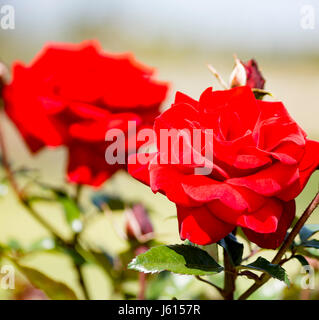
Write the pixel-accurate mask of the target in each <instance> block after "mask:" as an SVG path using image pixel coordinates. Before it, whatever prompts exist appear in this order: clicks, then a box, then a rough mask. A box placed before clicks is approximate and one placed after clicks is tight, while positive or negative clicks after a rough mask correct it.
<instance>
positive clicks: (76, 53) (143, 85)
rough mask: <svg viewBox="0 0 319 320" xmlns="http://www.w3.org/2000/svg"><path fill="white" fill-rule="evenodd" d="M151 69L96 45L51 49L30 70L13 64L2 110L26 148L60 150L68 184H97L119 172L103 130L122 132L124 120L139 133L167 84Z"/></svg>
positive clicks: (54, 46) (154, 113) (154, 112)
mask: <svg viewBox="0 0 319 320" xmlns="http://www.w3.org/2000/svg"><path fill="white" fill-rule="evenodd" d="M153 72H154V70H153V69H151V68H149V67H146V66H144V65H141V64H139V63H137V62H136V61H135V60H134V58H133V57H132V55H130V54H122V55H115V54H109V53H105V52H103V51H102V50H101V48H100V46H99V44H98V43H96V42H85V43H82V44H80V45H73V44H49V45H47V46H46V47H45V48H44V49H43V50H42V51H41V53H40V54H38V55H37V57H36V58H35V59H34V61H33V62H32V63H31V64H30V65H29V66H25V65H23V64H22V63H15V65H14V68H13V80H12V83H11V84H9V85H8V86H6V87H5V88H4V100H5V110H6V112H7V114H8V115H9V117H10V118H11V120H12V121H13V122H14V123H15V125H16V126H17V128H18V129H19V131H20V133H21V134H22V136H23V137H24V139H25V141H26V143H27V144H28V146H29V148H30V150H31V151H33V152H36V151H38V150H40V149H41V148H43V147H44V146H51V147H56V146H61V145H65V146H66V147H67V149H68V155H69V157H68V178H69V180H70V181H72V182H75V183H81V184H89V185H94V186H99V185H100V184H102V183H103V182H104V181H105V180H106V179H108V178H109V177H110V176H111V175H112V174H113V173H114V172H115V171H117V170H118V169H119V168H122V167H123V165H119V164H115V165H110V164H107V163H106V161H105V149H106V142H105V134H106V131H107V130H108V129H111V128H118V129H122V130H123V131H124V132H125V133H126V134H127V135H128V128H127V127H128V121H135V122H136V123H137V130H139V129H140V128H143V127H145V126H146V127H147V126H151V125H152V123H153V120H154V117H156V116H157V115H158V113H159V107H160V104H161V102H162V101H163V100H164V98H165V96H166V92H167V89H168V86H167V84H165V83H160V82H157V81H155V80H154V79H153ZM130 138H134V137H131V136H130ZM123 152H125V153H127V152H128V150H127V144H125V145H123Z"/></svg>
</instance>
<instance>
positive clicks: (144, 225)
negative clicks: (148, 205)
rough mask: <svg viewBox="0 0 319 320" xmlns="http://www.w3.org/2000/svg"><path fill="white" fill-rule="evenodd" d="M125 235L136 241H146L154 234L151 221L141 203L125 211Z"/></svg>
mask: <svg viewBox="0 0 319 320" xmlns="http://www.w3.org/2000/svg"><path fill="white" fill-rule="evenodd" d="M126 235H127V238H128V239H130V240H137V241H138V242H146V241H148V240H150V239H152V238H153V236H154V229H153V226H152V223H151V221H150V219H149V217H148V214H147V211H146V209H145V208H144V207H143V206H142V205H141V204H137V205H134V206H133V208H132V209H131V210H128V211H127V212H126Z"/></svg>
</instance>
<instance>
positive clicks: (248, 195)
mask: <svg viewBox="0 0 319 320" xmlns="http://www.w3.org/2000/svg"><path fill="white" fill-rule="evenodd" d="M172 128H173V129H178V130H185V129H188V130H190V131H192V129H200V130H201V134H202V135H203V136H205V134H206V132H207V130H205V129H213V139H212V140H213V162H212V166H211V168H212V171H211V173H210V174H209V175H198V174H195V172H194V171H195V169H196V168H198V167H199V165H198V164H197V163H199V162H198V161H196V162H195V161H193V162H191V163H189V164H183V161H180V162H179V163H176V154H179V155H180V158H183V157H184V156H185V155H186V154H188V153H189V152H191V151H193V154H196V150H193V149H194V144H193V141H188V142H189V143H186V144H185V146H184V149H183V152H182V153H179V152H175V153H174V151H176V150H174V146H175V147H176V146H177V143H176V142H177V141H175V143H174V142H172V143H171V145H172V146H173V147H172V150H171V151H169V153H170V154H171V155H174V154H175V158H174V157H173V158H174V159H173V160H174V161H171V159H172V158H171V159H170V157H166V158H167V159H168V160H170V161H168V162H167V163H166V164H165V163H161V161H160V159H161V157H162V156H163V153H165V152H166V153H167V150H164V149H165V148H163V147H161V145H160V143H159V142H158V143H157V150H158V151H157V152H154V153H149V154H138V155H137V162H136V164H134V163H133V161H131V160H130V162H132V164H129V168H128V169H129V173H130V174H131V175H132V176H133V177H135V178H137V179H138V180H140V181H142V182H144V183H145V184H147V185H149V186H150V187H151V188H152V190H153V192H158V191H159V192H161V193H163V194H165V195H166V196H167V198H168V199H170V200H171V201H173V202H175V204H176V206H177V217H178V222H179V232H180V237H181V239H182V240H184V239H188V240H190V241H191V242H193V243H196V244H199V245H207V244H210V243H214V242H217V241H219V240H221V239H222V238H224V237H225V236H226V235H227V234H229V233H230V232H232V231H233V230H234V228H235V227H241V228H242V229H243V231H244V233H245V235H246V236H247V237H248V239H249V240H250V241H253V242H255V243H256V244H257V245H259V246H260V247H263V248H277V247H278V246H279V245H280V244H281V243H282V241H283V240H284V238H285V235H286V232H287V230H288V228H289V226H290V225H291V223H292V221H293V219H294V216H295V200H294V199H295V198H296V196H298V194H299V193H300V192H301V191H302V190H303V188H304V186H305V184H306V183H307V181H308V179H309V177H310V175H311V173H312V172H313V171H314V170H316V169H317V167H318V165H319V143H318V142H315V141H311V140H308V139H307V138H306V134H305V132H304V131H303V130H302V129H301V128H300V127H299V126H298V124H297V123H296V122H295V121H294V120H293V119H292V118H291V117H290V115H289V114H288V112H287V110H286V109H285V107H284V105H283V104H282V103H281V102H265V101H261V100H256V99H255V96H254V94H253V93H252V91H251V89H250V88H249V87H248V86H242V87H237V88H233V89H231V90H225V91H214V92H213V91H212V88H208V89H207V90H205V91H204V92H203V93H202V95H201V97H200V99H199V101H196V100H193V99H192V98H190V97H188V96H186V95H184V94H182V93H180V92H178V93H177V94H176V98H175V102H174V104H173V105H172V107H171V108H170V109H168V110H167V111H165V112H164V113H163V114H161V115H160V116H159V117H157V119H156V120H155V124H154V130H155V132H156V135H157V138H158V137H159V136H160V131H161V129H172ZM207 138H208V140H207V139H206V141H208V142H209V138H210V137H207ZM157 140H159V139H157ZM202 141H203V139H202ZM206 145H207V144H206ZM161 148H162V149H161ZM169 150H170V149H169ZM179 150H180V149H179ZM204 151H205V147H204V148H203V150H202V151H201V155H202V156H203V155H204V154H205V153H204ZM131 157H133V155H132V156H131ZM163 158H165V154H164V157H163ZM130 159H131V158H130ZM145 159H148V161H147V162H146V161H145ZM142 160H143V161H142ZM209 161H210V160H209ZM209 161H207V163H208V164H209ZM162 162H163V161H162Z"/></svg>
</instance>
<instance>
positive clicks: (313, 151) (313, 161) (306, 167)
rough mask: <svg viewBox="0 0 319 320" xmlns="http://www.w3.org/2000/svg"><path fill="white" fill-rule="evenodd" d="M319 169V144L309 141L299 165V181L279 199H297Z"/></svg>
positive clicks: (280, 195) (279, 196)
mask: <svg viewBox="0 0 319 320" xmlns="http://www.w3.org/2000/svg"><path fill="white" fill-rule="evenodd" d="M318 167H319V142H317V141H312V140H307V142H306V148H305V154H304V156H303V158H302V160H301V162H300V165H299V179H298V180H297V181H295V182H294V183H293V184H292V185H290V186H289V187H288V188H286V189H284V190H283V191H282V192H281V193H280V194H278V195H277V197H278V198H280V199H282V200H284V201H289V200H291V199H294V198H296V197H297V196H298V195H299V194H300V192H301V191H302V190H303V188H304V187H305V185H306V184H307V182H308V180H309V178H310V176H311V175H312V173H313V172H314V171H315V170H317V169H318Z"/></svg>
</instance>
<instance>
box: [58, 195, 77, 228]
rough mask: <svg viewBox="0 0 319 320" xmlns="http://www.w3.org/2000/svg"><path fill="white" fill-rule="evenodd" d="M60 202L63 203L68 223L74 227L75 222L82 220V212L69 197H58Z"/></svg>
mask: <svg viewBox="0 0 319 320" xmlns="http://www.w3.org/2000/svg"><path fill="white" fill-rule="evenodd" d="M58 201H59V202H60V203H61V205H62V207H63V209H64V213H65V217H66V221H67V222H68V223H69V225H70V226H72V223H73V222H74V221H75V220H80V217H81V211H80V209H79V207H78V206H77V204H76V203H75V201H74V200H73V199H71V198H70V197H68V196H67V195H60V196H59V197H58Z"/></svg>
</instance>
